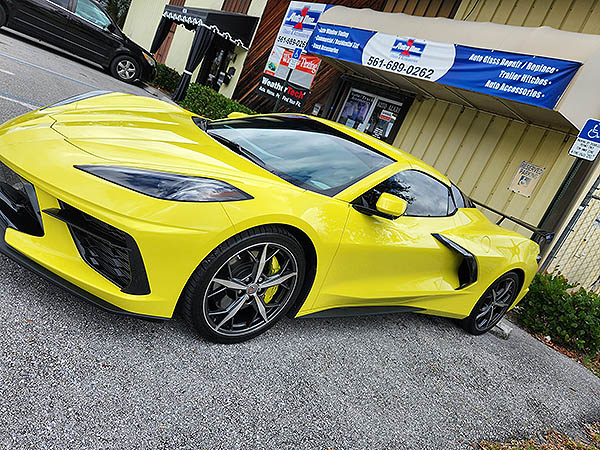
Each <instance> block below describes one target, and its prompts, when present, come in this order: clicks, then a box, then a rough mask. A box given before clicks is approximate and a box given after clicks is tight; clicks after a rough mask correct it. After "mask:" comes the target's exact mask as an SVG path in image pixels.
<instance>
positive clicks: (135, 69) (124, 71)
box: [110, 55, 141, 84]
mask: <svg viewBox="0 0 600 450" xmlns="http://www.w3.org/2000/svg"><path fill="white" fill-rule="evenodd" d="M140 72H141V68H140V64H139V63H138V62H137V61H136V60H135V59H134V58H132V57H131V56H129V55H119V56H116V57H115V58H114V59H113V60H112V62H111V63H110V73H111V74H112V76H113V77H115V78H116V79H117V80H121V81H123V82H125V83H129V84H131V83H134V82H135V81H136V80H138V79H139V78H140Z"/></svg>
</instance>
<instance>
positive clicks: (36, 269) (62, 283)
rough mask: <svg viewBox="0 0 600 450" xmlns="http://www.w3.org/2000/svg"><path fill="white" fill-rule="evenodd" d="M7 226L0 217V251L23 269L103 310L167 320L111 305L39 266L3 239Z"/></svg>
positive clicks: (143, 317)
mask: <svg viewBox="0 0 600 450" xmlns="http://www.w3.org/2000/svg"><path fill="white" fill-rule="evenodd" d="M7 228H8V225H7V224H6V223H5V222H4V221H3V220H2V219H0V253H2V254H3V255H5V256H6V257H7V258H9V259H11V260H12V261H14V262H16V263H17V264H19V265H20V266H22V267H24V268H25V269H27V270H29V271H30V272H32V273H34V274H36V275H39V276H41V277H42V278H44V279H45V280H47V281H49V282H51V283H53V284H55V285H57V286H59V287H61V288H63V289H64V290H65V291H67V292H68V293H70V294H72V295H74V296H75V297H78V298H80V299H82V300H85V301H86V302H88V303H91V304H93V305H95V306H97V307H98V308H100V309H103V310H104V311H107V312H110V313H113V314H119V315H124V316H133V317H139V318H142V319H154V320H156V319H158V320H161V321H163V320H169V319H168V318H167V317H158V316H149V315H146V314H138V313H133V312H130V311H126V310H124V309H122V308H119V307H118V306H115V305H113V304H112V303H109V302H107V301H106V300H102V299H101V298H100V297H96V296H95V295H93V294H91V293H89V292H87V291H85V290H83V289H81V288H80V287H79V286H76V285H74V284H73V283H71V282H69V281H67V280H65V279H64V278H61V277H60V276H58V275H56V274H55V273H54V272H51V271H50V270H48V269H46V268H45V267H43V266H41V265H40V264H38V263H36V262H35V261H32V260H31V259H29V258H28V257H27V256H25V255H24V254H22V253H21V252H19V251H17V250H15V249H14V248H12V247H11V246H10V245H8V244H7V243H6V241H5V234H6V229H7Z"/></svg>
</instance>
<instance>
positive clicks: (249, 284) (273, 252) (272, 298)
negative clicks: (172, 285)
mask: <svg viewBox="0 0 600 450" xmlns="http://www.w3.org/2000/svg"><path fill="white" fill-rule="evenodd" d="M305 268H306V263H305V255H304V250H303V249H302V246H301V245H300V244H299V243H298V241H297V240H296V239H295V238H294V237H293V236H292V235H291V234H290V233H288V232H287V231H286V230H285V229H284V228H281V227H277V226H262V227H258V228H255V229H252V230H248V231H245V232H243V233H241V234H240V235H238V236H235V237H233V238H231V239H229V240H228V241H226V242H224V243H223V244H221V245H220V246H219V247H217V248H216V249H215V250H214V251H213V252H212V253H211V254H210V255H209V256H207V257H206V258H205V259H204V261H202V263H201V264H200V266H199V267H198V268H197V269H196V271H195V272H194V274H193V275H192V277H191V278H190V281H189V283H188V285H187V286H186V288H185V291H184V293H183V297H182V301H183V308H182V311H183V314H184V316H185V318H186V320H187V321H188V322H189V323H191V324H192V325H193V326H194V328H195V329H196V330H197V331H198V332H199V333H200V334H201V335H202V336H203V337H205V338H206V339H208V340H210V341H213V342H220V343H234V342H242V341H245V340H248V339H251V338H253V337H255V336H258V335H259V334H261V333H264V332H265V331H266V330H268V329H269V328H271V327H272V326H273V325H275V323H276V322H277V321H278V320H279V319H280V318H281V317H282V316H283V315H284V314H285V313H286V312H287V311H288V310H289V309H290V308H291V307H292V305H293V304H294V303H295V301H296V299H297V297H298V295H299V292H300V290H301V288H302V284H303V281H304V274H305Z"/></svg>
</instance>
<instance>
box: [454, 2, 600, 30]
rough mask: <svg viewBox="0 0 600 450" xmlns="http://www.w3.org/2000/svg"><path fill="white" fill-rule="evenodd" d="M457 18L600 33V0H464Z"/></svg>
mask: <svg viewBox="0 0 600 450" xmlns="http://www.w3.org/2000/svg"><path fill="white" fill-rule="evenodd" d="M469 12H470V15H469V17H468V18H467V19H465V16H467V14H469ZM456 19H459V20H473V21H477V22H495V23H502V24H506V25H517V26H522V27H540V26H542V25H546V26H549V27H553V28H558V29H560V30H566V31H574V32H578V33H590V34H600V0H479V1H477V0H464V1H463V2H462V3H461V6H460V8H459V9H458V12H457V14H456Z"/></svg>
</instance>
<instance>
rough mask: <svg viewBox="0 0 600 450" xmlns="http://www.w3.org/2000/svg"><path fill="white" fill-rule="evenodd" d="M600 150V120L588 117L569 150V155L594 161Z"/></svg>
mask: <svg viewBox="0 0 600 450" xmlns="http://www.w3.org/2000/svg"><path fill="white" fill-rule="evenodd" d="M599 152H600V120H596V119H588V121H587V122H586V123H585V125H584V127H583V128H582V129H581V131H580V132H579V135H578V136H577V139H575V142H574V143H573V146H572V147H571V149H570V150H569V155H571V156H575V157H576V158H582V159H587V160H588V161H593V160H595V159H596V156H598V153H599Z"/></svg>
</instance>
